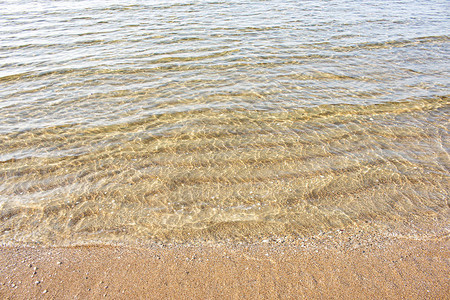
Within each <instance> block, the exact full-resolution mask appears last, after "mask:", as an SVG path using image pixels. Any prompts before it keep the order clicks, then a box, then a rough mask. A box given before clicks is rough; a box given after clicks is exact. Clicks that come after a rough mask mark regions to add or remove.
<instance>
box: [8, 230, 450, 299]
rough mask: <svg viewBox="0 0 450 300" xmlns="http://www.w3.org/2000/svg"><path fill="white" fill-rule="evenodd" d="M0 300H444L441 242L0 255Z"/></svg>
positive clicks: (333, 241)
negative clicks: (175, 299)
mask: <svg viewBox="0 0 450 300" xmlns="http://www.w3.org/2000/svg"><path fill="white" fill-rule="evenodd" d="M0 269H1V279H0V298H2V299H32V298H33V299H34V298H37V299H74V298H77V299H98V298H110V299H166V298H180V299H192V298H196V299H207V298H208V299H211V298H213V299H224V298H225V299H237V298H243V299H275V298H279V299H287V298H291V299H383V298H384V299H402V298H403V299H448V297H449V295H450V278H449V274H450V247H449V240H448V237H445V236H444V237H441V238H433V239H428V240H415V239H405V238H395V237H391V238H381V237H377V236H375V235H365V234H358V235H354V234H353V235H346V234H345V233H337V234H336V235H334V236H323V237H313V238H310V239H308V240H303V241H296V242H293V241H291V242H284V243H283V242H277V241H264V242H262V243H260V244H253V245H248V244H214V243H211V244H207V243H204V244H202V245H195V246H192V245H191V246H188V245H171V246H169V245H162V246H161V245H160V246H154V247H146V248H138V247H126V246H104V245H103V246H74V247H30V246H27V247H25V246H23V247H9V246H3V247H1V248H0Z"/></svg>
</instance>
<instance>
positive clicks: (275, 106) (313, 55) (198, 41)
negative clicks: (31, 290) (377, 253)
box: [0, 0, 450, 245]
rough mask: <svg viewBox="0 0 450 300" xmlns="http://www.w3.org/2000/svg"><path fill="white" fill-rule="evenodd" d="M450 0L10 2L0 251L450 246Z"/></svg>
mask: <svg viewBox="0 0 450 300" xmlns="http://www.w3.org/2000/svg"><path fill="white" fill-rule="evenodd" d="M448 9H449V6H448V1H438V0H432V1H407V0H401V1H395V2H392V1H381V0H380V1H349V0H347V1H346V0H330V1H279V0H268V1H242V0H237V1H189V0H181V1H127V3H126V4H124V3H123V2H122V1H106V2H105V1H27V0H26V1H25V0H19V1H0V241H2V242H3V243H40V244H45V245H63V244H77V243H99V242H100V243H109V242H124V243H130V242H131V243H132V242H136V241H139V242H141V243H142V242H144V243H145V242H149V243H151V242H155V241H158V242H193V241H251V242H253V241H261V240H266V239H290V238H294V239H295V238H298V237H307V236H311V235H314V234H318V233H320V232H327V231H332V230H340V229H347V228H353V229H354V228H371V229H377V230H388V229H389V230H390V232H392V231H394V232H396V231H398V232H400V231H401V232H402V233H404V234H410V235H411V234H418V233H420V232H425V234H444V235H448V231H449V229H450V226H449V225H450V223H449V187H450V186H449V175H450V174H449V168H450V160H449V146H450V144H449V141H450V138H449V125H450V123H449V108H450V106H449V104H450V100H449V84H450V80H449V78H450V77H449V54H450V48H449V45H450V43H449V32H450V31H449V29H450V28H449V27H450V19H449V15H448V11H449V10H448Z"/></svg>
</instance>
